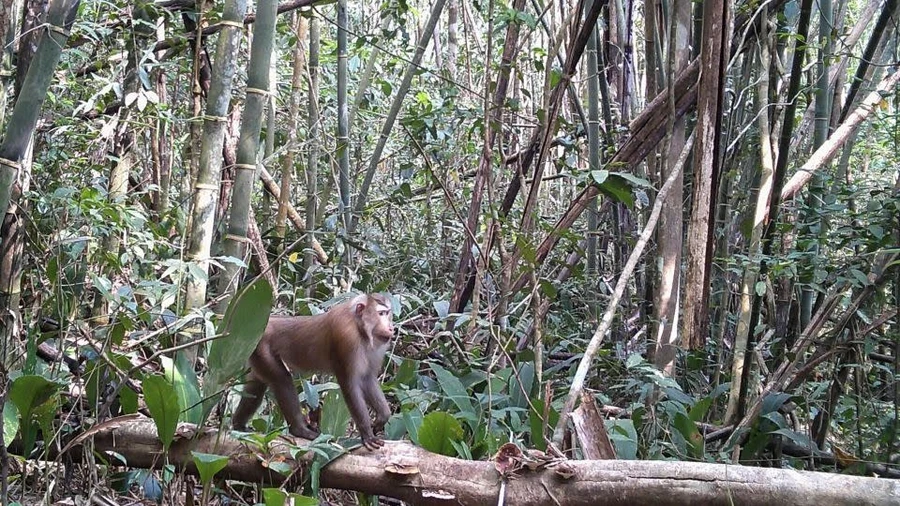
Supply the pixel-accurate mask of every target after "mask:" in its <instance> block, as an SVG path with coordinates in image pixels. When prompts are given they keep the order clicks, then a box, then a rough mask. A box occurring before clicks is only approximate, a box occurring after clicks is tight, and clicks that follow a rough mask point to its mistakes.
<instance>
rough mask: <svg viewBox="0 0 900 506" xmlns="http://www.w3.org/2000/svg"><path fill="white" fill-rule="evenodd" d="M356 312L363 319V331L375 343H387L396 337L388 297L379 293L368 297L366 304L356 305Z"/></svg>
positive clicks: (376, 344)
mask: <svg viewBox="0 0 900 506" xmlns="http://www.w3.org/2000/svg"><path fill="white" fill-rule="evenodd" d="M356 314H357V317H358V318H360V320H361V321H360V323H361V327H362V328H363V332H364V333H365V334H366V336H367V337H368V338H369V341H370V342H371V343H372V344H373V345H375V346H378V345H379V344H381V343H386V342H388V341H390V340H391V339H392V338H393V337H394V323H393V312H392V311H391V302H390V300H388V299H387V298H385V297H381V296H377V295H376V296H369V297H367V300H366V302H365V304H358V305H357V306H356Z"/></svg>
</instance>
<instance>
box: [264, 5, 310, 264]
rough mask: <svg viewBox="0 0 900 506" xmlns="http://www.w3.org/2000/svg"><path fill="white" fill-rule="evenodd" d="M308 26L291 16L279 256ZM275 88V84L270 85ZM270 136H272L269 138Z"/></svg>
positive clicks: (295, 143) (299, 17)
mask: <svg viewBox="0 0 900 506" xmlns="http://www.w3.org/2000/svg"><path fill="white" fill-rule="evenodd" d="M308 24H309V22H308V21H307V19H306V17H305V16H303V15H301V14H300V13H294V23H293V25H294V35H295V36H296V41H295V42H294V51H293V60H294V68H293V73H292V74H291V94H290V108H289V111H288V119H287V139H288V140H287V145H288V150H287V153H285V155H284V159H283V160H282V163H281V195H280V196H279V198H278V214H277V215H275V236H276V237H278V238H279V241H278V242H279V244H280V246H279V253H280V252H282V251H284V248H285V246H286V244H284V239H285V234H286V233H287V214H288V208H289V207H290V204H291V179H292V177H293V172H294V161H295V159H296V158H295V156H294V155H295V153H296V152H297V148H298V145H299V136H298V135H297V129H298V128H299V126H300V103H301V102H302V100H303V81H304V79H303V76H304V74H305V73H306V71H307V64H306V51H305V49H306V44H307V43H308V42H309V35H308V33H307V27H308ZM270 85H273V88H274V81H273V82H272V83H270ZM269 135H271V133H270V134H269Z"/></svg>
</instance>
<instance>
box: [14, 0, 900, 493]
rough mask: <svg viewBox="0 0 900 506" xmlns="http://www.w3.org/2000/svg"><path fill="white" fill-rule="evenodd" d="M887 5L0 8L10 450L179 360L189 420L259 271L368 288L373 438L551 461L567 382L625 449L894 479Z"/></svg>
mask: <svg viewBox="0 0 900 506" xmlns="http://www.w3.org/2000/svg"><path fill="white" fill-rule="evenodd" d="M48 6H49V12H50V14H49V16H48V14H47V10H48ZM54 9H56V10H55V11H54ZM73 9H74V10H73ZM898 9H900V7H898V2H897V1H896V0H885V1H883V2H882V1H878V0H871V1H866V0H846V1H841V0H836V1H835V0H820V1H818V2H812V1H811V0H799V1H789V2H788V1H784V0H771V1H765V2H740V3H737V4H731V3H726V5H718V4H717V3H716V2H708V1H707V2H694V3H692V2H671V1H666V0H646V1H643V2H632V1H630V0H608V1H599V0H594V1H593V2H591V1H588V2H572V1H563V2H554V3H547V4H541V3H540V2H535V1H532V2H525V1H524V0H513V1H511V2H510V3H503V2H494V1H490V0H484V1H481V0H476V1H470V0H446V1H444V0H436V1H434V2H418V3H417V2H414V1H412V2H410V1H393V0H388V1H385V2H382V3H379V2H372V1H367V0H363V1H360V2H349V3H348V2H346V1H345V0H340V1H338V2H312V1H310V0H291V1H287V2H283V3H282V4H280V5H278V4H276V3H275V2H269V3H262V2H257V4H251V5H249V6H248V4H247V2H246V0H226V1H224V2H208V1H197V2H194V1H188V0H165V1H157V2H147V1H137V2H128V1H107V2H99V1H95V0H81V1H80V3H79V2H74V1H72V0H50V1H49V2H41V1H29V0H21V1H16V2H4V5H3V11H2V12H0V26H2V27H3V29H4V30H5V32H4V33H5V39H4V40H5V42H6V45H5V46H4V52H3V54H2V58H3V59H2V66H3V69H4V73H3V75H2V79H3V87H2V89H0V91H2V92H3V96H2V97H0V100H2V101H3V102H4V104H5V105H6V106H7V107H4V108H2V109H0V110H2V111H3V115H4V117H3V118H0V123H2V124H3V125H4V129H5V130H4V131H5V133H6V134H5V137H4V142H3V146H2V147H0V157H2V160H0V190H2V191H0V204H2V206H3V207H4V208H6V207H7V204H8V211H7V213H6V216H5V220H4V222H3V228H2V237H0V241H2V243H0V244H2V251H0V254H2V257H0V304H2V308H3V314H2V322H3V326H2V331H3V369H2V373H3V374H2V379H3V381H2V385H3V397H2V398H3V399H4V400H5V401H9V402H6V403H5V407H4V417H3V420H4V426H3V428H4V437H5V438H6V439H5V442H6V443H7V444H8V443H9V442H10V441H11V440H12V438H13V437H14V436H15V435H16V434H17V433H18V434H19V438H21V440H23V442H22V443H21V444H22V445H23V447H24V449H25V450H24V452H25V453H22V452H19V453H17V455H23V454H27V453H29V452H31V450H32V449H33V448H34V444H35V440H36V438H37V439H39V440H42V441H43V443H42V445H39V447H40V448H41V449H42V450H40V451H49V448H52V447H53V446H54V445H62V444H64V443H65V439H66V437H68V436H69V435H71V434H73V433H76V432H79V431H80V430H82V429H84V428H87V426H89V425H90V424H91V423H92V422H93V421H97V420H103V419H107V418H109V417H111V416H116V415H121V414H126V413H132V412H135V411H137V410H138V409H144V408H145V404H144V402H143V400H141V399H142V398H143V397H141V394H143V395H144V396H145V395H147V392H146V388H142V383H144V381H145V379H146V378H148V377H161V376H160V375H159V374H158V373H160V372H164V373H165V374H166V375H170V376H171V373H172V371H173V370H176V369H177V370H178V371H179V374H182V375H185V376H187V377H189V378H188V380H180V381H187V382H188V383H190V384H191V385H194V387H193V390H191V389H190V388H185V389H184V391H180V393H179V398H178V401H179V403H180V406H181V407H182V408H183V409H184V411H183V412H182V413H181V415H180V417H181V419H182V420H187V421H197V419H196V418H194V416H195V415H194V414H191V413H192V410H190V409H187V408H190V407H191V406H193V405H194V402H192V399H194V400H195V401H198V400H199V398H200V397H199V396H200V394H199V387H197V386H196V385H197V384H199V383H203V378H207V379H208V372H207V371H209V370H213V369H214V366H213V364H212V361H213V358H212V357H209V356H208V354H209V353H212V352H210V351H208V350H207V346H209V341H210V340H212V338H214V337H215V336H216V335H217V333H218V332H219V331H221V329H222V327H221V325H222V324H221V323H220V320H221V315H222V314H223V313H225V310H226V307H228V305H229V303H230V302H233V301H232V296H233V294H234V292H235V290H237V289H238V288H239V287H244V286H248V285H249V284H250V283H251V282H252V281H253V280H254V279H263V280H265V282H266V283H268V286H270V287H271V289H272V291H273V300H274V302H273V306H274V311H275V312H278V313H290V314H311V313H316V312H319V311H321V310H323V309H325V308H327V307H328V306H329V305H330V303H331V300H332V299H333V298H334V297H336V296H338V295H339V294H342V293H345V292H347V291H348V290H358V291H383V292H389V293H391V294H393V295H392V297H393V300H394V301H395V322H398V327H399V329H400V330H399V335H398V337H397V341H396V344H395V346H394V348H393V349H392V355H391V360H390V361H389V362H388V364H387V367H386V372H385V374H384V388H385V390H386V391H387V392H388V393H389V398H391V399H392V400H393V401H395V404H394V412H395V416H394V418H393V419H392V424H389V427H388V436H390V437H393V438H401V437H410V438H411V439H412V440H413V441H414V442H415V443H417V444H421V445H422V446H423V447H426V448H428V449H429V450H432V451H439V452H440V453H444V454H447V455H458V456H460V457H467V458H484V457H486V456H490V455H493V454H494V453H495V452H496V451H497V449H498V447H499V446H500V445H501V444H502V443H504V442H506V441H510V440H512V441H517V442H521V443H523V444H524V445H526V446H535V447H537V448H541V449H544V448H546V447H547V444H548V441H550V440H555V441H556V442H557V443H559V444H563V443H564V441H565V444H564V446H566V447H569V445H571V444H572V441H571V438H570V437H568V436H567V435H566V431H565V430H564V429H566V427H567V425H566V420H567V419H568V414H569V412H570V411H571V410H572V408H573V407H574V406H575V404H576V401H577V400H578V399H579V398H580V397H579V396H580V393H581V391H582V389H587V391H589V392H590V393H591V394H593V395H594V397H595V398H596V399H597V400H598V401H599V402H600V404H601V405H602V407H601V411H602V412H603V413H604V414H605V415H606V416H607V417H608V419H607V420H606V428H607V430H608V432H609V437H610V440H611V441H612V442H613V444H614V447H615V449H616V452H617V454H618V457H619V458H623V459H636V458H640V459H678V460H700V461H712V462H718V461H722V462H728V461H739V462H743V463H747V464H760V463H762V464H763V465H767V466H774V467H782V466H788V467H797V468H806V469H836V468H840V469H842V470H844V471H845V472H853V473H862V474H871V473H878V474H881V475H888V476H894V477H898V476H900V470H898V469H897V468H896V466H897V465H898V464H900V448H898V447H900V436H898V419H900V416H898V413H900V407H898V406H900V385H898V381H900V334H898V328H897V311H898V306H900V303H898V300H900V269H898V268H897V264H898V252H900V179H898V170H897V167H898V156H900V146H898V144H900V117H898V110H897V106H898V95H897V86H896V85H897V81H898V79H900V72H898V70H897V68H896V66H897V64H898V62H900V47H898V40H900V39H898V16H900V11H898ZM54 12H55V13H56V15H54ZM67 14H72V15H74V17H71V18H70V22H72V23H73V24H71V31H70V32H66V31H65V29H64V28H59V29H47V28H46V26H45V25H44V24H43V23H45V22H47V21H48V20H49V22H50V24H51V25H53V26H57V27H64V26H65V25H66V23H65V21H66V16H67ZM66 36H68V40H67V41H66ZM54 37H55V38H54ZM48 41H49V42H48ZM45 43H46V48H45V47H41V44H45ZM54 45H55V47H56V49H55V53H54V49H53V47H52V46H54ZM63 45H65V47H64V48H63ZM60 50H62V52H61V54H59V51H60ZM54 54H57V57H58V58H59V59H58V64H57V61H56V60H55V59H54ZM26 73H28V77H27V78H26ZM39 75H44V76H45V80H46V79H49V81H47V82H49V88H47V89H46V90H45V89H44V87H42V86H41V85H40V83H41V81H40V79H39V78H38V77H37V76H39ZM45 86H46V85H45ZM41 100H43V102H42V103H41ZM41 105H42V108H40V107H41ZM14 106H15V110H14V109H13V107H14ZM35 106H37V107H38V108H40V109H39V110H40V114H39V116H38V115H37V111H38V109H37V108H36V107H35ZM29 110H31V111H33V112H34V114H33V115H32V116H33V119H32V120H30V121H29V120H27V119H25V120H23V118H28V111H29ZM13 111H14V112H13ZM32 129H33V136H32V135H31V132H32ZM29 137H30V141H31V143H30V144H29ZM266 307H268V303H266V305H263V306H260V307H259V308H257V309H260V312H263V311H261V309H264V308H266ZM264 313H265V312H264ZM195 340H203V341H202V345H200V346H194V347H187V346H181V345H184V344H185V343H190V342H192V341H195ZM251 349H252V348H251ZM161 357H162V358H161ZM148 358H149V360H148ZM198 377H199V379H198ZM23 378H24V379H23ZM167 381H169V383H170V385H169V386H168V387H167V388H179V383H178V381H175V380H172V379H171V377H170V379H169V380H167ZM17 382H18V383H19V386H18V387H17V386H16V383H17ZM151 382H154V383H155V382H156V380H151ZM214 383H215V382H214ZM217 384H219V385H224V383H217ZM181 386H184V385H181ZM154 388H156V386H154ZM188 390H191V392H192V393H191V392H188ZM332 390H333V389H332ZM324 391H325V392H330V391H329V390H328V389H325V390H324ZM23 392H39V394H35V395H33V396H31V395H30V394H24V393H23ZM331 393H333V392H331ZM44 394H46V395H44ZM303 395H305V396H306V400H307V401H308V402H310V404H311V405H313V404H317V403H318V396H317V395H314V394H311V393H310V392H309V391H307V392H305V393H304V394H303ZM326 398H327V393H326ZM332 404H333V403H332ZM433 413H439V414H450V415H451V416H445V417H441V418H440V419H439V418H438V417H432V418H431V419H430V420H428V418H429V416H430V414H433ZM218 414H220V415H221V414H224V415H225V416H227V414H228V409H226V410H225V411H224V412H221V411H220V412H219V413H218ZM264 420H266V421H267V422H269V423H270V425H269V426H270V427H277V426H279V423H280V422H279V419H278V415H277V413H273V414H272V415H271V416H269V415H266V416H265V417H264ZM426 422H427V423H426ZM337 425H340V424H337ZM337 425H336V426H337ZM423 426H427V427H431V428H433V427H435V426H440V427H442V430H444V431H446V432H443V433H445V434H449V436H447V438H446V439H447V441H451V440H452V444H451V445H449V446H448V445H447V444H446V443H445V442H444V443H442V442H440V441H438V442H434V443H433V444H435V445H438V446H436V447H435V446H432V443H429V442H428V441H424V442H423V441H420V440H419V438H420V437H421V434H422V433H421V432H419V430H420V429H421V428H422V427H423ZM426 432H427V431H426ZM334 434H338V435H342V434H340V433H338V432H334ZM576 446H577V444H576ZM14 453H15V452H14ZM576 455H582V454H578V453H577V452H576ZM8 465H9V463H7V466H6V467H7V468H8ZM13 474H15V473H13ZM132 478H134V479H137V478H135V477H134V476H132Z"/></svg>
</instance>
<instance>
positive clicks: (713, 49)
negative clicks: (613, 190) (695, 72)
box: [681, 2, 731, 350]
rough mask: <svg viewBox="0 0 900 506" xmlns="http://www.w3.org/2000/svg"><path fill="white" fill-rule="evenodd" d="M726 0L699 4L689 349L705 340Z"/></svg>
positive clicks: (685, 330) (687, 287)
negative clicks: (701, 14)
mask: <svg viewBox="0 0 900 506" xmlns="http://www.w3.org/2000/svg"><path fill="white" fill-rule="evenodd" d="M729 5H730V2H704V3H703V39H702V40H703V41H702V47H701V49H700V66H701V69H700V83H699V91H698V96H697V146H696V151H695V155H694V197H693V208H692V209H691V216H690V223H689V225H688V233H687V244H686V250H687V260H686V264H687V266H686V268H685V273H684V310H683V316H684V321H683V322H682V327H681V334H682V336H684V339H686V344H687V346H688V347H689V348H690V349H695V350H696V349H700V348H703V346H704V345H705V343H706V334H707V326H708V323H709V322H708V319H709V313H708V311H709V309H708V307H709V305H708V301H709V287H710V268H711V267H712V249H713V248H712V247H713V240H712V239H713V224H714V219H713V215H714V213H715V209H716V192H717V186H718V179H719V164H720V163H721V161H722V160H721V155H720V145H719V144H720V136H721V126H722V111H723V108H724V84H725V73H726V69H727V67H728V58H729V55H730V53H731V51H730V42H731V33H730V31H731V30H730V26H731V11H730V8H729Z"/></svg>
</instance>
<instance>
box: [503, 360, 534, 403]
mask: <svg viewBox="0 0 900 506" xmlns="http://www.w3.org/2000/svg"><path fill="white" fill-rule="evenodd" d="M533 385H534V362H524V363H522V364H520V365H519V378H518V379H516V376H515V375H511V376H510V377H509V390H508V391H509V405H510V406H512V407H515V408H522V409H528V398H529V397H530V396H531V390H532V388H533ZM523 386H524V387H525V391H524V392H523V391H522V387H523Z"/></svg>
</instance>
